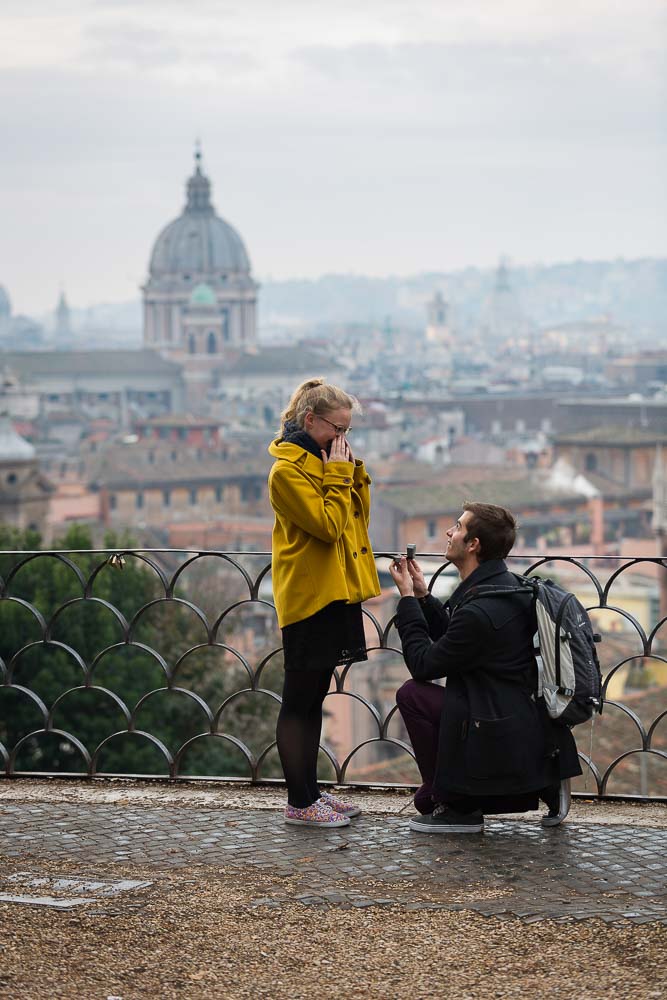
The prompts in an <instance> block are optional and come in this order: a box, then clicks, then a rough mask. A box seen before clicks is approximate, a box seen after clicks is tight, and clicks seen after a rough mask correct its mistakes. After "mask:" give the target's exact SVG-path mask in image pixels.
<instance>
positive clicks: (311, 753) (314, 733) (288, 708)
mask: <svg viewBox="0 0 667 1000" xmlns="http://www.w3.org/2000/svg"><path fill="white" fill-rule="evenodd" d="M332 676H333V668H332V669H331V670H286V671H285V683H284V685H283V703H282V707H281V709H280V714H279V715H278V724H277V726H276V742H277V744H278V753H279V754H280V763H281V764H282V766H283V773H284V775H285V781H286V782H287V801H288V802H289V804H290V805H291V806H295V808H297V809H305V808H307V806H309V805H312V803H313V802H316V801H317V799H319V797H320V789H319V786H318V784H317V754H318V750H319V745H320V735H321V733H322V703H323V701H324V698H325V696H326V693H327V691H328V690H329V684H330V683H331V677H332Z"/></svg>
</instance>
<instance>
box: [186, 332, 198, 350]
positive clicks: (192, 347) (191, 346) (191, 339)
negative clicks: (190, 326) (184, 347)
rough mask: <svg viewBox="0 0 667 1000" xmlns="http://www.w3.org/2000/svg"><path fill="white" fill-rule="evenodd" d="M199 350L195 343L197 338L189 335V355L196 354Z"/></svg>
mask: <svg viewBox="0 0 667 1000" xmlns="http://www.w3.org/2000/svg"><path fill="white" fill-rule="evenodd" d="M196 350H197V345H196V343H195V338H194V336H193V334H191V333H190V334H189V335H188V354H195V353H196Z"/></svg>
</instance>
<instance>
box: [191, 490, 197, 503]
mask: <svg viewBox="0 0 667 1000" xmlns="http://www.w3.org/2000/svg"><path fill="white" fill-rule="evenodd" d="M190 503H191V504H195V503H197V490H190Z"/></svg>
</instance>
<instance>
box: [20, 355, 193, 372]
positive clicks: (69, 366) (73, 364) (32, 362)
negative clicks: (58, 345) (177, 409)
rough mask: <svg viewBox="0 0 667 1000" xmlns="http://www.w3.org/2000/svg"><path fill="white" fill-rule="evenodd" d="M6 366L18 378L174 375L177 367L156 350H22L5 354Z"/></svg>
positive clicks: (177, 369) (178, 369)
mask: <svg viewBox="0 0 667 1000" xmlns="http://www.w3.org/2000/svg"><path fill="white" fill-rule="evenodd" d="M5 364H6V365H8V366H9V367H10V368H11V369H12V371H13V372H15V373H16V374H17V375H18V376H19V377H21V378H24V379H25V378H26V377H28V378H29V377H30V376H45V375H58V374H66V375H72V374H80V375H89V374H98V373H102V374H104V375H105V376H107V375H116V374H118V375H126V374H127V373H128V372H131V373H132V374H133V375H141V374H143V373H146V374H151V375H155V374H174V375H178V373H179V372H180V367H179V365H177V364H175V362H173V361H167V360H166V359H165V358H163V357H162V356H161V355H160V354H157V353H156V352H155V351H123V350H118V351H21V352H16V353H8V354H6V355H5Z"/></svg>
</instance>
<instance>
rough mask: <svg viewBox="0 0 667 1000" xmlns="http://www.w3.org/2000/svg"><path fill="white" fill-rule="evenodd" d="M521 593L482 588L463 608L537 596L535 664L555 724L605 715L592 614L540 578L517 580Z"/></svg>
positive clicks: (534, 609)
mask: <svg viewBox="0 0 667 1000" xmlns="http://www.w3.org/2000/svg"><path fill="white" fill-rule="evenodd" d="M516 581H517V584H518V586H517V587H476V588H474V589H473V590H471V591H470V592H469V594H467V595H466V597H465V598H464V600H463V601H462V602H461V603H462V604H463V603H467V601H468V600H473V599H474V598H475V597H491V596H493V595H498V596H501V595H504V594H525V593H526V590H530V591H531V592H532V598H533V599H532V605H531V608H532V613H533V614H534V615H535V617H536V631H535V638H534V644H535V658H536V660H537V669H538V692H537V693H538V696H539V697H542V698H544V703H545V705H546V708H547V712H548V713H549V715H550V717H551V718H552V719H555V720H556V721H558V722H560V723H562V724H563V725H565V726H577V725H579V723H580V722H588V720H589V719H590V718H591V717H592V715H593V713H594V712H598V713H599V712H602V705H603V697H602V673H601V671H600V661H599V659H598V654H597V650H596V648H595V644H596V643H597V642H600V641H601V637H600V636H599V635H598V634H597V633H596V632H594V631H593V625H592V623H591V620H590V618H589V616H588V612H587V611H586V608H585V607H584V606H583V604H582V603H581V602H580V601H579V600H578V599H577V598H576V597H575V595H574V594H572V593H570V592H569V591H568V590H564V589H563V587H561V586H559V585H558V584H557V583H554V581H553V580H542V579H540V577H535V576H532V577H526V576H517V577H516Z"/></svg>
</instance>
